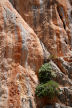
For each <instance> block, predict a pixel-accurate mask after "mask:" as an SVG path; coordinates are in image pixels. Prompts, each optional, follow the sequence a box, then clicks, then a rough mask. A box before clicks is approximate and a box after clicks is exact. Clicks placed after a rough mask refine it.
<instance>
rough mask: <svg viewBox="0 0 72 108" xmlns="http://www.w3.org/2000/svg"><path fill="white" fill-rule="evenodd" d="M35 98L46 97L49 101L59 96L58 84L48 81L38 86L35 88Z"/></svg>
mask: <svg viewBox="0 0 72 108" xmlns="http://www.w3.org/2000/svg"><path fill="white" fill-rule="evenodd" d="M35 93H36V96H37V97H39V98H42V97H48V98H49V99H53V98H54V97H57V95H58V94H59V87H58V83H56V82H55V81H52V80H51V81H48V82H47V83H45V84H39V85H38V86H37V88H36V92H35Z"/></svg>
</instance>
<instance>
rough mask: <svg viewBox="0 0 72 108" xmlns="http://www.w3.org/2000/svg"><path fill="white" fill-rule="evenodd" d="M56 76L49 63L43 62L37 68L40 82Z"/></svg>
mask: <svg viewBox="0 0 72 108" xmlns="http://www.w3.org/2000/svg"><path fill="white" fill-rule="evenodd" d="M53 77H56V75H55V74H54V72H53V70H52V67H51V65H50V63H45V64H44V65H42V67H41V68H40V70H39V81H40V83H46V82H47V81H50V80H52V79H53Z"/></svg>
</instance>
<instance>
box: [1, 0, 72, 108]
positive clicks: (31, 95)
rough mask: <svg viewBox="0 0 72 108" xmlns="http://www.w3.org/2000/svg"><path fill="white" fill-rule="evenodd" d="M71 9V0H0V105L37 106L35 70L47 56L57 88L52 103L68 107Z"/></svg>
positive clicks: (71, 95)
mask: <svg viewBox="0 0 72 108" xmlns="http://www.w3.org/2000/svg"><path fill="white" fill-rule="evenodd" d="M10 2H11V3H12V5H13V6H12V5H11V3H10ZM13 7H14V8H15V9H14V8H13ZM71 9H72V1H71V0H34V1H33V0H0V108H37V105H36V104H37V103H36V101H35V88H36V86H37V84H38V78H37V75H38V70H39V68H40V66H41V65H42V64H43V63H44V62H48V60H49V59H50V63H51V65H52V68H53V70H54V71H55V72H56V74H57V78H56V81H57V82H58V83H59V84H60V88H61V93H60V96H59V101H58V104H56V106H55V107H56V108H71V107H72V89H71V86H72V50H71V48H72V37H71V35H72V30H71V29H72V10H71ZM16 10H17V11H18V12H17V11H16ZM18 13H19V14H20V15H21V16H22V17H23V18H22V17H21V16H20V15H19V14H18ZM24 20H25V21H26V22H27V23H28V24H27V23H26V22H25V21H24ZM28 25H30V26H31V27H32V28H33V29H34V31H35V33H36V34H37V35H36V34H35V33H34V31H33V30H32V29H31V28H30V27H29V26H28ZM63 98H64V100H65V101H64V100H63ZM61 103H62V104H61ZM66 106H67V107H66ZM69 106H70V107H69ZM47 107H48V108H50V107H51V106H50V105H46V106H43V108H47ZM41 108H42V107H41Z"/></svg>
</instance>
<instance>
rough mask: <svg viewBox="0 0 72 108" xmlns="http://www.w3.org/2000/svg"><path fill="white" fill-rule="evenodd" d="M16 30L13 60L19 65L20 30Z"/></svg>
mask: <svg viewBox="0 0 72 108" xmlns="http://www.w3.org/2000/svg"><path fill="white" fill-rule="evenodd" d="M16 30H17V36H18V40H17V41H16V43H15V48H14V59H15V62H16V63H20V61H21V51H22V37H21V35H20V29H19V27H18V26H17V27H16Z"/></svg>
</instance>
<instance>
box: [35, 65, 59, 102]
mask: <svg viewBox="0 0 72 108" xmlns="http://www.w3.org/2000/svg"><path fill="white" fill-rule="evenodd" d="M38 75H39V76H38V77H39V81H40V84H39V85H38V86H37V87H36V91H35V94H36V96H37V97H39V98H44V99H45V98H47V99H49V100H50V101H51V100H53V99H55V98H56V97H57V95H58V94H59V86H58V83H56V82H55V81H53V78H54V77H56V75H55V73H54V71H53V70H52V67H51V64H50V63H45V64H44V65H42V67H41V68H40V69H39V74H38Z"/></svg>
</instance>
